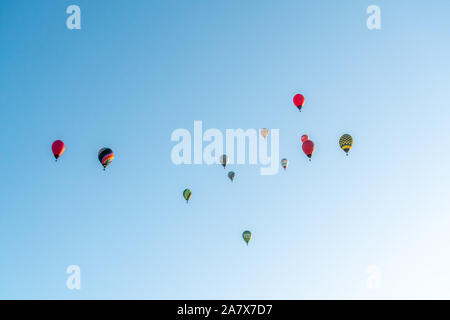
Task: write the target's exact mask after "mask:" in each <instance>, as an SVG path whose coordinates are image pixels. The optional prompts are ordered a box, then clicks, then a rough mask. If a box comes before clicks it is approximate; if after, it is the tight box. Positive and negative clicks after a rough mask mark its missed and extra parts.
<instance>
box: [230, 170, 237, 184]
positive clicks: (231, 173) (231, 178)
mask: <svg viewBox="0 0 450 320" xmlns="http://www.w3.org/2000/svg"><path fill="white" fill-rule="evenodd" d="M235 176H236V174H235V173H234V171H230V172H228V178H230V180H231V182H233V180H234V177H235Z"/></svg>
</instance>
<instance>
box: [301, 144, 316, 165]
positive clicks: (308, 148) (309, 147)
mask: <svg viewBox="0 0 450 320" xmlns="http://www.w3.org/2000/svg"><path fill="white" fill-rule="evenodd" d="M302 149H303V152H304V153H305V154H306V156H307V157H308V158H309V161H311V156H312V155H313V153H314V142H312V141H311V140H306V141H305V142H303V145H302Z"/></svg>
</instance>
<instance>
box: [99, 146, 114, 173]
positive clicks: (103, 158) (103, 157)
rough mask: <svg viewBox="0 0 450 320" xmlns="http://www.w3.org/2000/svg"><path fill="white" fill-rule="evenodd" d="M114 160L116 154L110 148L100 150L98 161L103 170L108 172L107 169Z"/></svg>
mask: <svg viewBox="0 0 450 320" xmlns="http://www.w3.org/2000/svg"><path fill="white" fill-rule="evenodd" d="M113 159H114V152H113V151H112V150H111V149H110V148H101V149H100V150H98V161H100V163H101V164H102V166H103V170H106V167H107V166H108V165H109V164H110V163H111V161H112V160H113Z"/></svg>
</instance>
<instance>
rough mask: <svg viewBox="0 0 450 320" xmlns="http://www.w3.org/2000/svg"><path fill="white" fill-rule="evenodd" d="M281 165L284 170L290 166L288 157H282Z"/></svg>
mask: <svg viewBox="0 0 450 320" xmlns="http://www.w3.org/2000/svg"><path fill="white" fill-rule="evenodd" d="M281 166H282V167H283V169H284V170H286V168H287V166H288V159H281Z"/></svg>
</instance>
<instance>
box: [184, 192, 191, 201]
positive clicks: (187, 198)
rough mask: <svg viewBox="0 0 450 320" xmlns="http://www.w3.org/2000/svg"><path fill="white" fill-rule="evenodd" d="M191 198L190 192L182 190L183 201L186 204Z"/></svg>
mask: <svg viewBox="0 0 450 320" xmlns="http://www.w3.org/2000/svg"><path fill="white" fill-rule="evenodd" d="M191 196H192V192H191V190H189V189H184V191H183V197H184V199H185V200H186V203H188V202H189V199H190V198H191Z"/></svg>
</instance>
